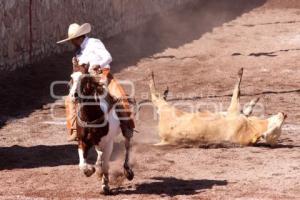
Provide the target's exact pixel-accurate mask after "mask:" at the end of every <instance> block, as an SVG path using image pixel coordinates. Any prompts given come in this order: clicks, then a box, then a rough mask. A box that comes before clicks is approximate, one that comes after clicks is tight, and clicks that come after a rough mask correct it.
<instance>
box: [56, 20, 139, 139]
mask: <svg viewBox="0 0 300 200" xmlns="http://www.w3.org/2000/svg"><path fill="white" fill-rule="evenodd" d="M89 32H91V25H90V24H89V23H85V24H82V25H79V24H76V23H74V24H71V25H70V26H69V29H68V38H66V39H64V40H61V41H59V42H57V43H63V42H67V41H69V42H70V43H71V44H72V45H74V47H75V50H76V51H75V56H74V57H73V59H72V63H73V71H76V68H77V67H78V66H81V65H85V66H88V67H89V69H88V71H89V73H90V74H94V75H95V74H101V76H100V77H101V83H106V84H107V86H108V87H107V88H108V90H109V93H110V94H111V95H112V96H114V97H116V98H118V99H120V100H121V106H122V107H123V108H122V109H121V110H123V111H122V112H119V113H118V117H119V118H121V120H120V124H121V125H120V127H121V130H122V133H123V135H124V136H125V137H131V136H132V134H133V131H134V128H135V125H134V121H133V119H132V118H131V117H130V116H131V112H130V109H129V103H128V99H127V96H126V93H125V91H124V89H123V88H122V87H121V85H120V84H118V82H117V81H116V80H115V79H114V78H113V76H112V75H111V73H110V63H111V62H112V57H111V55H110V53H109V52H108V51H107V49H106V48H105V46H104V44H103V43H102V42H101V41H100V40H99V39H95V38H89V37H87V34H88V33H89ZM65 105H66V115H67V129H68V134H69V136H68V141H74V140H76V138H77V131H76V116H77V112H76V103H75V102H73V101H72V100H71V98H70V97H69V96H67V97H66V99H65Z"/></svg>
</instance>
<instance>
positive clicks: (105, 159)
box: [101, 141, 113, 195]
mask: <svg viewBox="0 0 300 200" xmlns="http://www.w3.org/2000/svg"><path fill="white" fill-rule="evenodd" d="M112 150H113V141H111V142H109V143H108V144H107V145H106V146H105V148H104V151H103V154H102V166H101V172H102V191H103V193H104V194H105V195H108V194H110V188H109V160H110V157H111V153H112Z"/></svg>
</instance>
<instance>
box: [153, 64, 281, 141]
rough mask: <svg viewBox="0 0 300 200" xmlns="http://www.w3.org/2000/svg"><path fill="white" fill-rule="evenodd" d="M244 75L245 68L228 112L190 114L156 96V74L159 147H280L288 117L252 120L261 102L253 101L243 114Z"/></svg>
mask: <svg viewBox="0 0 300 200" xmlns="http://www.w3.org/2000/svg"><path fill="white" fill-rule="evenodd" d="M242 74H243V69H241V70H240V71H239V74H238V75H239V76H238V82H237V84H236V86H235V88H234V91H233V96H232V99H231V104H230V106H229V108H228V110H227V112H225V113H212V112H209V111H205V112H197V113H190V112H184V111H182V110H179V109H177V108H175V107H174V106H172V105H170V104H169V103H167V102H166V101H165V100H164V98H162V97H161V96H160V95H158V94H157V93H156V89H155V83H154V76H153V73H152V79H151V80H150V84H149V86H150V91H151V99H152V102H153V104H154V105H155V106H156V107H157V109H158V110H157V112H158V115H159V136H160V138H161V142H160V143H159V144H160V145H165V144H180V143H198V142H199V143H200V142H205V143H220V142H229V143H236V144H240V145H251V144H255V143H257V142H258V141H261V140H263V141H265V142H266V143H267V144H270V145H276V144H277V142H278V138H279V137H280V134H281V127H282V124H283V122H284V120H285V118H286V115H285V114H284V113H278V114H277V115H274V116H272V117H270V118H268V119H260V118H258V117H249V115H250V114H251V112H252V109H253V107H254V105H255V104H256V102H257V100H253V101H252V102H251V103H250V105H249V106H248V107H246V109H244V111H242V112H241V106H240V103H239V96H240V84H241V80H242Z"/></svg>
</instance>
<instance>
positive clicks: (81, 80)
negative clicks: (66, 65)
mask: <svg viewBox="0 0 300 200" xmlns="http://www.w3.org/2000/svg"><path fill="white" fill-rule="evenodd" d="M71 77H72V82H73V84H72V87H71V90H70V97H71V100H72V101H76V100H77V99H84V98H85V99H91V98H94V97H95V94H97V95H101V94H103V93H104V87H103V85H101V84H99V78H98V77H95V76H91V75H90V74H83V73H82V72H74V73H73V74H72V75H71Z"/></svg>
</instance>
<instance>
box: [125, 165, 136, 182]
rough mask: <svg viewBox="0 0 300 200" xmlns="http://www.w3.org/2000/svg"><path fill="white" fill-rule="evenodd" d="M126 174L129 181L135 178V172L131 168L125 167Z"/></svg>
mask: <svg viewBox="0 0 300 200" xmlns="http://www.w3.org/2000/svg"><path fill="white" fill-rule="evenodd" d="M124 175H125V177H126V178H127V180H129V181H132V180H133V178H134V172H133V171H132V169H130V168H128V169H124Z"/></svg>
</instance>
